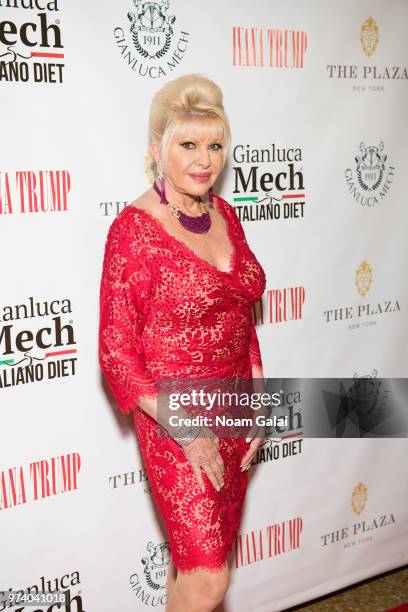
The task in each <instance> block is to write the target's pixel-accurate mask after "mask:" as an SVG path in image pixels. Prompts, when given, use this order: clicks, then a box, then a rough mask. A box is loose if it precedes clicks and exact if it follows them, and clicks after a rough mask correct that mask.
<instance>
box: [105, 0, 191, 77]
mask: <svg viewBox="0 0 408 612" xmlns="http://www.w3.org/2000/svg"><path fill="white" fill-rule="evenodd" d="M133 5H134V8H135V10H134V11H129V12H128V14H127V18H128V20H129V22H130V27H129V28H128V29H127V31H128V33H127V34H126V33H125V29H124V28H121V27H120V26H118V27H116V28H115V29H114V37H115V41H116V44H117V46H118V48H119V49H120V52H121V54H122V57H123V59H124V60H125V61H126V63H127V64H128V65H129V66H130V68H131V69H132V70H133V71H134V72H137V73H138V74H139V76H150V77H151V78H158V77H160V76H165V75H166V74H167V73H168V72H169V71H171V70H174V68H175V67H176V66H177V65H178V64H179V63H180V61H181V60H182V59H183V56H184V53H185V51H186V49H187V42H188V36H189V35H188V33H187V32H184V31H182V30H181V31H180V32H178V33H177V32H175V28H174V26H175V23H176V16H175V15H173V14H169V12H168V11H169V8H170V2H169V0H158V1H156V2H144V0H133Z"/></svg>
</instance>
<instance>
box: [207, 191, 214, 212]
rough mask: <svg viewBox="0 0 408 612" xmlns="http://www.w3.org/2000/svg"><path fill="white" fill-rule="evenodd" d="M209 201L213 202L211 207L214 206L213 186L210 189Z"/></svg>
mask: <svg viewBox="0 0 408 612" xmlns="http://www.w3.org/2000/svg"><path fill="white" fill-rule="evenodd" d="M208 202H209V203H210V204H211V208H212V207H213V202H214V200H213V190H212V187H210V188H209V190H208Z"/></svg>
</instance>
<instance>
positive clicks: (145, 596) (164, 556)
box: [130, 542, 170, 607]
mask: <svg viewBox="0 0 408 612" xmlns="http://www.w3.org/2000/svg"><path fill="white" fill-rule="evenodd" d="M146 548H147V551H148V553H149V554H148V555H147V556H146V557H143V559H142V564H143V566H144V567H143V575H142V576H140V577H139V575H138V574H136V573H134V574H132V576H131V577H130V584H131V586H132V590H133V591H134V592H135V593H136V595H137V598H138V599H140V600H141V601H142V602H143V603H144V604H145V605H150V606H152V607H156V606H158V605H165V604H166V603H167V594H166V586H167V568H168V565H169V563H170V545H169V543H168V542H161V543H160V544H153V542H149V543H148V544H147V546H146Z"/></svg>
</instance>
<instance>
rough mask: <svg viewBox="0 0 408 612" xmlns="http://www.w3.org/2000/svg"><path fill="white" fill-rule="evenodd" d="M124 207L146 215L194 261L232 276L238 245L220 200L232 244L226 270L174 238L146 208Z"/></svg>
mask: <svg viewBox="0 0 408 612" xmlns="http://www.w3.org/2000/svg"><path fill="white" fill-rule="evenodd" d="M213 197H214V199H215V198H216V199H217V200H221V198H220V197H219V196H217V195H216V194H214V195H213ZM126 208H133V209H134V210H137V211H139V212H140V213H142V214H143V215H145V216H146V217H148V218H149V219H150V221H151V222H152V223H153V224H154V225H155V227H157V228H158V229H159V230H160V231H161V233H162V234H164V236H165V237H166V238H167V239H168V240H169V241H170V242H173V243H174V244H175V245H176V246H177V247H178V248H179V249H181V250H182V251H183V252H184V253H186V254H187V255H188V256H189V257H190V259H193V260H194V261H196V262H199V263H200V264H201V265H203V266H204V267H207V268H208V269H210V270H211V271H212V272H216V273H217V274H220V275H221V276H224V277H228V278H232V277H233V276H234V274H235V272H236V270H237V266H238V246H237V245H238V242H237V241H236V239H235V236H234V233H233V231H232V223H231V220H230V219H229V218H228V216H227V214H226V211H225V209H224V204H223V203H222V202H221V206H217V210H219V211H220V212H221V215H222V217H223V218H224V219H225V223H226V226H227V236H228V238H229V240H230V243H231V246H232V252H231V255H230V260H229V267H230V269H229V270H228V271H225V270H220V269H219V268H217V266H215V265H214V264H212V263H210V262H209V261H207V260H206V259H203V258H202V257H200V256H199V255H197V253H196V252H195V251H194V250H193V249H192V248H191V247H189V246H188V245H187V244H186V243H185V242H184V241H183V240H180V239H179V238H176V236H173V234H170V233H169V232H168V231H167V229H166V227H165V226H164V225H163V223H162V222H161V221H160V220H159V219H158V218H157V217H154V216H153V215H151V214H150V213H149V212H148V211H147V210H144V209H143V208H138V207H137V206H134V205H133V204H130V205H129V206H127V207H126Z"/></svg>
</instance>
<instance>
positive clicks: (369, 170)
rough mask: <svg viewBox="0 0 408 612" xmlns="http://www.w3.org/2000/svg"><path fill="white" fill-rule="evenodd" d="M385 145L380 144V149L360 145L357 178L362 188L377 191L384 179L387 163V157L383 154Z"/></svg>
mask: <svg viewBox="0 0 408 612" xmlns="http://www.w3.org/2000/svg"><path fill="white" fill-rule="evenodd" d="M383 150H384V143H383V142H380V143H379V145H378V147H376V146H368V147H366V145H365V144H364V142H362V143H361V144H360V151H361V155H356V157H355V160H356V163H357V178H358V182H359V184H360V187H361V188H362V189H364V190H365V191H367V190H368V189H369V190H370V191H375V190H376V189H377V188H378V187H379V186H380V184H381V181H382V180H383V177H384V170H385V162H386V160H387V156H386V155H384V153H383Z"/></svg>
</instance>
